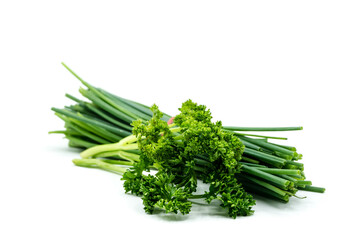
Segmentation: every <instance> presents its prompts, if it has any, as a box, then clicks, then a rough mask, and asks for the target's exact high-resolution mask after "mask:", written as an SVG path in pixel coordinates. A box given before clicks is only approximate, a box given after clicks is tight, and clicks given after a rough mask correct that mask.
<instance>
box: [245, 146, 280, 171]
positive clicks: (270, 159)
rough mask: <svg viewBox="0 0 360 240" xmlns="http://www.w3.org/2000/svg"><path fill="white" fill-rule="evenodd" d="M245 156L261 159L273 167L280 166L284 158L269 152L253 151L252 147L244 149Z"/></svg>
mask: <svg viewBox="0 0 360 240" xmlns="http://www.w3.org/2000/svg"><path fill="white" fill-rule="evenodd" d="M244 154H245V156H250V157H252V158H255V159H257V160H260V161H263V162H265V163H268V164H271V165H273V166H275V167H278V168H282V167H283V166H284V165H285V162H286V161H285V160H284V159H282V158H279V157H276V156H273V155H270V154H266V153H263V152H259V151H255V150H254V149H250V148H245V151H244Z"/></svg>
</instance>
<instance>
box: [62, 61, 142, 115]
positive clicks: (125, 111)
mask: <svg viewBox="0 0 360 240" xmlns="http://www.w3.org/2000/svg"><path fill="white" fill-rule="evenodd" d="M61 64H62V65H63V66H64V67H65V68H66V69H67V70H68V71H69V72H70V73H71V74H73V75H74V76H75V77H76V78H77V79H79V80H80V82H81V83H82V84H84V85H85V86H86V87H87V88H89V90H91V91H92V92H93V93H94V94H95V95H96V96H97V97H99V98H101V99H102V100H103V101H104V102H106V103H107V104H109V105H111V106H112V107H114V108H116V109H117V110H119V111H121V112H123V113H124V114H126V115H128V116H130V117H132V118H134V119H137V118H138V116H136V115H135V114H133V113H131V112H129V111H127V110H126V109H124V108H122V107H121V106H119V105H117V104H115V103H114V102H112V101H111V100H110V99H109V98H107V97H106V96H105V95H104V94H102V93H101V92H100V91H98V90H97V89H96V88H95V87H93V86H92V85H90V84H89V83H87V82H85V81H84V80H83V79H81V78H80V77H79V76H78V75H77V74H76V73H75V72H74V71H73V70H71V69H70V68H69V67H68V66H66V64H65V63H61Z"/></svg>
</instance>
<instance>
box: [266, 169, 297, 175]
mask: <svg viewBox="0 0 360 240" xmlns="http://www.w3.org/2000/svg"><path fill="white" fill-rule="evenodd" d="M260 170H261V171H263V172H266V173H271V174H284V175H300V170H292V169H281V168H280V169H279V168H261V169H260Z"/></svg>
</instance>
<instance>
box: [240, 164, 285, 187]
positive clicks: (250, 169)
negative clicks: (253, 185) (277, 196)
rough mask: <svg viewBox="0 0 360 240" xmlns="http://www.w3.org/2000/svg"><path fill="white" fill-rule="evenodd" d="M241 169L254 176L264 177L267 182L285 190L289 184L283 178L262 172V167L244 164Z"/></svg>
mask: <svg viewBox="0 0 360 240" xmlns="http://www.w3.org/2000/svg"><path fill="white" fill-rule="evenodd" d="M242 171H243V172H245V173H248V174H251V175H253V176H256V177H258V178H262V179H265V180H267V181H269V182H272V183H274V184H275V185H277V186H278V187H280V188H282V189H284V190H287V189H288V187H289V185H290V181H288V180H285V179H283V178H280V177H277V176H275V175H272V174H269V173H266V172H263V171H262V169H261V170H260V169H259V168H255V167H250V166H246V165H243V166H242Z"/></svg>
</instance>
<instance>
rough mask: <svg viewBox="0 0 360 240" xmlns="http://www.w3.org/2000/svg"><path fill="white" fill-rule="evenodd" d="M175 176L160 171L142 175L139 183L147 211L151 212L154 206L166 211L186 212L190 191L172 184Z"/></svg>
mask: <svg viewBox="0 0 360 240" xmlns="http://www.w3.org/2000/svg"><path fill="white" fill-rule="evenodd" d="M174 178H175V176H174V175H168V174H165V173H162V172H159V173H157V174H156V175H155V176H152V175H148V176H146V177H144V181H143V183H142V185H141V192H142V194H143V197H142V200H143V204H144V206H145V207H144V209H145V211H146V212H147V213H153V211H154V209H155V208H160V209H163V210H165V212H166V213H170V212H172V213H178V212H181V213H182V214H188V213H189V212H190V209H191V205H192V204H191V202H189V201H188V198H189V196H190V193H189V192H187V191H186V190H185V188H181V187H177V186H175V185H174V184H173V180H174Z"/></svg>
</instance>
